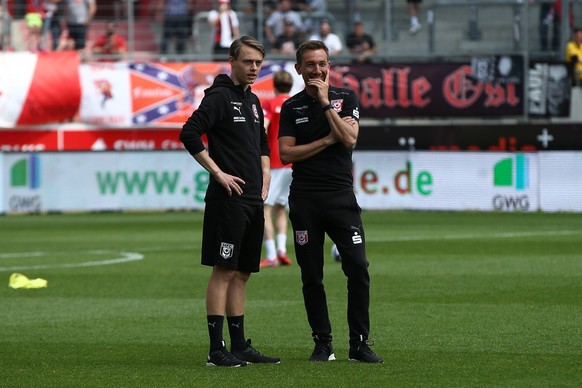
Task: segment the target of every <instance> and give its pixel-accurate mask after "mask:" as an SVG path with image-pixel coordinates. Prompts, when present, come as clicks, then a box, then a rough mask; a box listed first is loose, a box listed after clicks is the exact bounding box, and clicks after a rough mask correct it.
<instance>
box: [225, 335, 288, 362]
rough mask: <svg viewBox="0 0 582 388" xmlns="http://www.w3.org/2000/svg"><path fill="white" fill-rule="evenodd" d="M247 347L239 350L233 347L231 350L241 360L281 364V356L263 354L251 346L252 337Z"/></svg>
mask: <svg viewBox="0 0 582 388" xmlns="http://www.w3.org/2000/svg"><path fill="white" fill-rule="evenodd" d="M247 344H248V346H247V348H246V349H244V350H237V349H234V348H231V349H230V351H231V352H232V355H233V356H234V357H236V358H238V359H239V360H243V361H246V362H247V363H249V364H280V363H281V359H280V358H279V357H269V356H265V355H264V354H261V353H260V352H259V351H258V350H256V349H255V348H253V347H252V346H251V340H250V338H249V339H248V340H247Z"/></svg>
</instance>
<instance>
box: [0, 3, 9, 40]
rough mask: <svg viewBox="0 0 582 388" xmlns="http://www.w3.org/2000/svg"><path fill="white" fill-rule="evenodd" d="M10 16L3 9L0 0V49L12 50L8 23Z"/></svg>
mask: <svg viewBox="0 0 582 388" xmlns="http://www.w3.org/2000/svg"><path fill="white" fill-rule="evenodd" d="M11 23H12V17H11V16H10V13H9V12H8V11H7V10H4V7H2V3H1V2H0V51H12V47H11V45H10V24H11Z"/></svg>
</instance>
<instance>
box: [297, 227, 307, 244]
mask: <svg viewBox="0 0 582 388" xmlns="http://www.w3.org/2000/svg"><path fill="white" fill-rule="evenodd" d="M295 241H296V242H297V244H299V245H305V244H307V241H309V235H308V234H307V231H306V230H297V231H295Z"/></svg>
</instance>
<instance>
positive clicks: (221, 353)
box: [206, 341, 247, 368]
mask: <svg viewBox="0 0 582 388" xmlns="http://www.w3.org/2000/svg"><path fill="white" fill-rule="evenodd" d="M206 366H226V367H230V368H238V367H240V366H247V363H246V362H245V361H243V360H240V359H238V358H236V357H235V356H233V355H232V353H229V352H228V350H226V347H225V346H224V341H223V342H222V347H221V348H220V349H218V350H215V351H213V352H210V354H208V361H207V362H206Z"/></svg>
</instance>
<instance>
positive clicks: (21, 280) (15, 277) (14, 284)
mask: <svg viewBox="0 0 582 388" xmlns="http://www.w3.org/2000/svg"><path fill="white" fill-rule="evenodd" d="M47 284H48V281H46V280H45V279H41V278H37V279H29V278H27V277H26V276H24V275H23V274H21V273H13V274H12V275H10V281H9V282H8V287H10V288H14V289H16V288H45V287H46V286H47Z"/></svg>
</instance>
